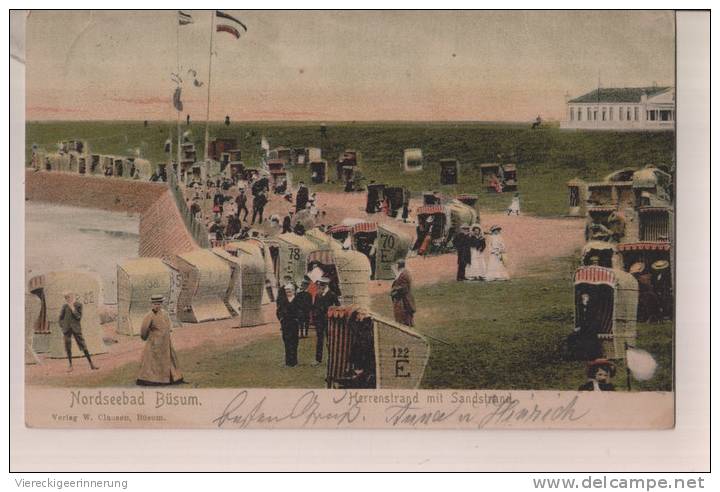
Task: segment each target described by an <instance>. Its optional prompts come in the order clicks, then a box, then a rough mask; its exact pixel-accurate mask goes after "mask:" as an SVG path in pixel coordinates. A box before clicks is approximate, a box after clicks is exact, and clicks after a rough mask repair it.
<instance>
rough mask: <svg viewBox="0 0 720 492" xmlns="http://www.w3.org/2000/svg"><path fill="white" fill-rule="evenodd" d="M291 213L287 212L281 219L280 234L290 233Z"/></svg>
mask: <svg viewBox="0 0 720 492" xmlns="http://www.w3.org/2000/svg"><path fill="white" fill-rule="evenodd" d="M292 215H293V213H292V211H288V213H287V215H286V216H285V217H284V218H283V223H282V233H283V234H285V233H288V232H292Z"/></svg>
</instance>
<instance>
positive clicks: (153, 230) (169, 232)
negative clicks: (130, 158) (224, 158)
mask: <svg viewBox="0 0 720 492" xmlns="http://www.w3.org/2000/svg"><path fill="white" fill-rule="evenodd" d="M194 249H198V246H197V244H196V243H195V241H194V240H193V238H192V235H191V234H190V233H189V232H188V230H187V229H186V227H185V222H184V221H183V218H182V216H181V215H180V211H179V210H178V209H177V205H176V204H175V199H174V198H173V196H172V193H171V192H170V190H169V189H166V190H165V193H163V194H162V196H161V197H160V198H159V199H158V200H156V201H155V203H153V204H152V205H151V206H150V207H148V209H147V210H145V212H143V214H142V216H141V217H140V256H168V255H177V254H180V253H186V252H188V251H192V250H194Z"/></svg>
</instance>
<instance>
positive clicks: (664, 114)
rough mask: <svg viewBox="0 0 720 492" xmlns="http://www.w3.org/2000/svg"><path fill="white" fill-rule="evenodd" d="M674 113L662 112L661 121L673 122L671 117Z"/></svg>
mask: <svg viewBox="0 0 720 492" xmlns="http://www.w3.org/2000/svg"><path fill="white" fill-rule="evenodd" d="M671 113H672V111H670V110H669V109H668V110H660V121H672V116H671Z"/></svg>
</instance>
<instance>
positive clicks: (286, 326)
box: [275, 284, 300, 367]
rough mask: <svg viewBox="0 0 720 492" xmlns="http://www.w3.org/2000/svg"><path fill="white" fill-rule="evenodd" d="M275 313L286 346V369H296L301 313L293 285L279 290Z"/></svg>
mask: <svg viewBox="0 0 720 492" xmlns="http://www.w3.org/2000/svg"><path fill="white" fill-rule="evenodd" d="M275 313H276V314H277V317H278V320H280V331H281V332H282V339H283V344H284V345H285V367H295V366H297V364H298V360H297V349H298V327H299V317H300V313H299V310H298V302H297V297H296V296H295V288H294V287H293V286H292V284H287V285H285V286H284V287H282V288H280V289H279V291H278V299H277V307H276V310H275Z"/></svg>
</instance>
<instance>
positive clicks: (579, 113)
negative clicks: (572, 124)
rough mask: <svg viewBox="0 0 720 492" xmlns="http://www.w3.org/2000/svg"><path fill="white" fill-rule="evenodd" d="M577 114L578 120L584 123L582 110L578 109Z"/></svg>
mask: <svg viewBox="0 0 720 492" xmlns="http://www.w3.org/2000/svg"><path fill="white" fill-rule="evenodd" d="M577 112H578V113H577V120H578V121H582V109H581V108H578V110H577Z"/></svg>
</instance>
